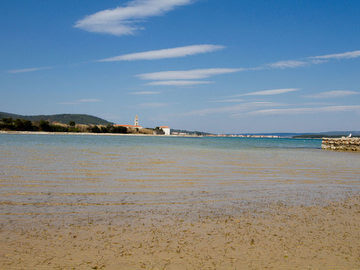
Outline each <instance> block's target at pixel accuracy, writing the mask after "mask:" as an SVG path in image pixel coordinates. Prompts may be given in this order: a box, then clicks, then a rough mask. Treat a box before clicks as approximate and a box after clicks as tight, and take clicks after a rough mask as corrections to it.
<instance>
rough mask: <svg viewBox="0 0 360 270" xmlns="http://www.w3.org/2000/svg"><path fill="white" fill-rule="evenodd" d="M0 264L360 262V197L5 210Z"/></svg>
mask: <svg viewBox="0 0 360 270" xmlns="http://www.w3.org/2000/svg"><path fill="white" fill-rule="evenodd" d="M0 269H360V197H356V196H355V197H352V198H349V199H347V200H346V201H341V202H332V203H329V204H326V205H322V206H320V205H313V206H306V207H305V206H286V205H283V204H273V205H270V206H269V207H268V208H267V209H266V210H265V211H262V212H259V211H255V210H247V211H246V212H243V213H239V214H234V215H232V216H228V215H221V214H213V215H205V216H198V217H196V218H194V217H191V218H190V217H186V216H185V217H184V215H180V214H178V213H172V212H167V213H162V214H161V213H157V215H155V214H154V213H151V212H146V211H145V212H139V213H137V214H136V215H134V214H132V215H130V214H129V215H126V214H118V215H114V214H112V215H108V216H107V217H106V216H103V217H101V218H100V217H99V218H98V219H97V217H96V216H88V217H79V216H77V217H76V216H61V215H59V216H56V215H51V216H35V217H31V215H29V217H28V218H26V217H25V216H11V215H10V217H9V216H7V217H5V216H3V217H1V230H0Z"/></svg>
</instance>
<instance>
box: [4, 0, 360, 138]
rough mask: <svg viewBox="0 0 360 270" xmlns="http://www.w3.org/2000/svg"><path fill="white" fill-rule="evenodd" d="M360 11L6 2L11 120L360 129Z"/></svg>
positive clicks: (343, 5)
mask: <svg viewBox="0 0 360 270" xmlns="http://www.w3.org/2000/svg"><path fill="white" fill-rule="evenodd" d="M359 13H360V2H359V1H355V0H354V1H313V0H308V1H306V0H305V1H295V0H294V1H265V0H264V1H258V0H255V1H254V0H249V1H237V0H227V1H221V0H130V1H128V0H126V1H119V0H118V1H112V0H107V1H98V0H87V1H73V0H61V1H57V0H56V1H25V0H5V1H1V3H0V24H1V25H2V27H1V42H0V59H1V61H0V92H1V97H2V98H1V99H0V111H5V112H11V113H18V114H27V115H32V114H55V113H86V114H92V115H96V116H99V117H103V118H105V119H107V120H110V121H112V122H115V123H121V124H130V123H132V121H133V118H134V116H135V115H136V114H138V115H139V118H140V124H141V125H143V126H145V127H155V126H159V125H169V126H171V127H172V128H180V129H189V130H194V129H196V130H202V131H209V132H217V133H246V132H318V131H328V130H360V121H359V117H360V76H359V75H360V74H359V73H360V72H359V71H360V27H359V25H360V18H359Z"/></svg>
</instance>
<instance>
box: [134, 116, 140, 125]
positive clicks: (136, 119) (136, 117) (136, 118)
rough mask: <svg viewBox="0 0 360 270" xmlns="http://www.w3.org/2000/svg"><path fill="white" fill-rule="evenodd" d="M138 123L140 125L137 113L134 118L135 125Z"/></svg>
mask: <svg viewBox="0 0 360 270" xmlns="http://www.w3.org/2000/svg"><path fill="white" fill-rule="evenodd" d="M138 125H139V117H138V116H137V115H136V116H135V120H134V126H138Z"/></svg>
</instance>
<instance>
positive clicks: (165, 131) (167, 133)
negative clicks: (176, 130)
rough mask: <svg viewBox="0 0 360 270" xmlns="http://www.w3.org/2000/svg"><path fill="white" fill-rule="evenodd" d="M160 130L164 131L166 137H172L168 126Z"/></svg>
mask: <svg viewBox="0 0 360 270" xmlns="http://www.w3.org/2000/svg"><path fill="white" fill-rule="evenodd" d="M159 128H160V129H162V131H164V133H165V134H164V135H170V128H169V127H168V126H161V127H159Z"/></svg>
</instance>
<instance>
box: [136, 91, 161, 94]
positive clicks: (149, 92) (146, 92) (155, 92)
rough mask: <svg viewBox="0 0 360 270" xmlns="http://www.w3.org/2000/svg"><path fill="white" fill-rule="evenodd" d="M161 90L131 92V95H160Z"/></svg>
mask: <svg viewBox="0 0 360 270" xmlns="http://www.w3.org/2000/svg"><path fill="white" fill-rule="evenodd" d="M160 93H161V92H158V91H139V92H131V93H130V94H131V95H158V94H160Z"/></svg>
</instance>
